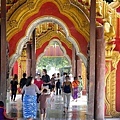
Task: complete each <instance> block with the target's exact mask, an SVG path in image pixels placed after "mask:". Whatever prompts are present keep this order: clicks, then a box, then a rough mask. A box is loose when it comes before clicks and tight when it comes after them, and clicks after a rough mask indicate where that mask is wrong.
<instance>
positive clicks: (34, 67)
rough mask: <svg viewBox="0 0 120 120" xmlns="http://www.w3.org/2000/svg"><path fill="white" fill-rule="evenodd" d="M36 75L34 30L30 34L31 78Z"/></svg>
mask: <svg viewBox="0 0 120 120" xmlns="http://www.w3.org/2000/svg"><path fill="white" fill-rule="evenodd" d="M35 75H36V46H35V30H34V31H33V34H32V77H35Z"/></svg>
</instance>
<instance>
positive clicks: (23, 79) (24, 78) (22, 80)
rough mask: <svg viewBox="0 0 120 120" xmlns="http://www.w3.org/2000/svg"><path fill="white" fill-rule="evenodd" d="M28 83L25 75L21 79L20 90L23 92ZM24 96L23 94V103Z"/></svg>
mask: <svg viewBox="0 0 120 120" xmlns="http://www.w3.org/2000/svg"><path fill="white" fill-rule="evenodd" d="M26 82H27V78H26V73H23V78H21V80H20V89H21V90H22V88H23V87H24V85H26ZM23 95H24V93H23V94H22V101H23Z"/></svg>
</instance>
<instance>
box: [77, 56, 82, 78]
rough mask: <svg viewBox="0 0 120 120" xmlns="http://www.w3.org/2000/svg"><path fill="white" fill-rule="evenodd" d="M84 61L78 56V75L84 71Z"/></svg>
mask: <svg viewBox="0 0 120 120" xmlns="http://www.w3.org/2000/svg"><path fill="white" fill-rule="evenodd" d="M81 67H82V61H81V60H80V58H79V57H78V56H77V77H78V76H80V75H81V73H82V69H81Z"/></svg>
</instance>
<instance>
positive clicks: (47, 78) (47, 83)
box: [42, 69, 51, 89]
mask: <svg viewBox="0 0 120 120" xmlns="http://www.w3.org/2000/svg"><path fill="white" fill-rule="evenodd" d="M42 80H43V82H44V83H43V86H48V88H49V89H51V81H50V76H49V75H48V74H47V70H46V69H43V76H42Z"/></svg>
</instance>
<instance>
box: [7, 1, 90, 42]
mask: <svg viewBox="0 0 120 120" xmlns="http://www.w3.org/2000/svg"><path fill="white" fill-rule="evenodd" d="M18 3H19V2H17V3H16V4H15V5H16V6H17V4H18ZM46 3H53V4H54V5H56V6H57V7H58V9H59V11H60V13H61V14H63V15H65V16H66V17H68V18H69V19H70V20H71V21H72V22H73V23H74V25H75V27H76V30H78V31H79V32H80V33H81V34H82V35H83V36H84V37H85V38H86V40H89V22H90V21H89V18H88V16H87V15H86V14H85V13H84V12H83V10H82V9H81V8H80V7H78V6H76V5H75V4H74V3H72V2H71V1H68V0H47V2H46V1H45V0H40V1H39V0H34V1H26V2H24V3H23V4H22V5H21V6H19V7H18V8H17V9H16V10H15V9H14V7H15V5H13V7H12V8H11V9H10V10H9V11H8V14H7V18H8V19H7V20H8V21H7V40H8V41H9V40H10V39H11V38H12V36H13V35H14V34H15V33H18V32H19V31H20V30H22V28H23V26H24V23H25V21H26V20H27V19H28V18H30V17H32V16H33V15H34V14H37V13H38V12H39V10H40V8H41V7H42V6H43V5H44V4H46ZM21 10H22V11H21ZM86 11H87V10H86Z"/></svg>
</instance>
